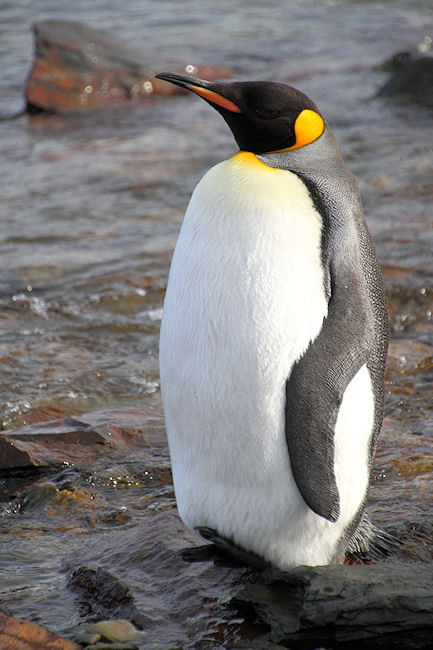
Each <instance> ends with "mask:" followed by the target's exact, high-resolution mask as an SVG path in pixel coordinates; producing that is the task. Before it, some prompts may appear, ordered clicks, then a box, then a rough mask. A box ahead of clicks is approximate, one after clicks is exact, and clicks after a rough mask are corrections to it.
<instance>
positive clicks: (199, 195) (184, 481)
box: [160, 153, 365, 566]
mask: <svg viewBox="0 0 433 650" xmlns="http://www.w3.org/2000/svg"><path fill="white" fill-rule="evenodd" d="M321 232H322V221H321V217H320V215H319V213H318V212H317V211H316V210H315V208H314V205H313V202H312V200H311V198H310V196H309V194H308V192H307V189H306V188H305V185H304V184H303V183H302V181H301V180H300V179H299V178H298V177H297V176H296V175H295V174H293V173H291V172H288V171H284V170H277V169H272V168H269V167H267V166H266V165H263V164H262V163H260V162H259V161H258V160H257V159H256V158H255V156H253V154H246V153H239V154H237V155H236V156H234V157H233V158H231V159H230V160H228V161H225V162H223V163H220V164H219V165H216V166H215V167H214V168H212V169H211V170H210V171H209V172H208V173H207V174H206V175H205V176H204V178H203V179H202V180H201V182H200V183H199V184H198V186H197V187H196V189H195V191H194V193H193V195H192V198H191V201H190V204H189V206H188V209H187V212H186V215H185V219H184V223H183V225H182V229H181V232H180V235H179V240H178V243H177V246H176V250H175V253H174V256H173V262H172V266H171V270H170V276H169V283H168V288H167V294H166V298H165V303H164V313H163V320H162V326H161V342H160V370H161V389H162V397H163V403H164V411H165V418H166V425H167V434H168V440H169V446H170V454H171V460H172V468H173V478H174V485H175V491H176V499H177V503H178V508H179V512H180V515H181V517H182V518H183V520H184V521H185V523H186V524H187V525H188V526H190V527H191V528H194V527H195V526H209V527H211V528H215V529H217V530H218V532H219V533H220V534H222V535H225V536H227V537H231V538H232V539H234V540H235V541H236V542H237V543H238V544H240V545H242V546H244V547H245V548H247V549H250V550H253V551H255V552H256V553H259V554H261V555H264V556H265V557H268V559H271V561H275V562H276V563H277V564H278V563H279V564H280V566H281V565H282V564H284V563H285V565H287V564H293V563H294V564H299V563H313V564H314V563H321V562H322V561H323V562H326V561H329V559H330V555H331V550H332V549H331V550H329V549H326V548H324V550H321V551H320V552H319V551H318V555H317V561H315V559H314V558H313V562H309V561H308V558H306V557H305V551H303V549H301V550H300V551H299V549H298V547H299V545H300V543H301V540H303V538H304V537H306V538H307V537H308V536H309V535H310V533H311V531H312V530H316V529H317V530H322V529H323V528H324V527H325V528H326V526H333V524H330V523H329V522H326V521H325V520H323V519H322V518H320V517H318V516H317V515H315V514H314V513H312V511H311V510H310V509H309V508H308V507H307V506H306V505H305V503H304V501H303V499H302V497H301V496H300V494H299V491H298V489H297V487H296V485H295V482H294V479H293V477H292V473H291V469H290V462H289V457H288V450H287V444H286V438H285V425H284V405H285V384H286V380H287V378H288V376H289V375H290V371H291V368H292V365H293V364H294V362H295V361H296V360H297V359H299V358H300V356H301V355H302V354H303V352H304V351H305V350H306V348H307V347H308V344H309V343H310V341H311V340H313V339H314V338H315V337H316V336H317V334H318V333H319V331H320V329H321V326H322V323H323V319H324V318H325V317H326V314H327V300H326V297H325V293H324V282H323V269H322V264H321V250H320V243H321ZM364 491H365V490H364ZM346 523H347V522H346ZM334 526H335V525H334ZM293 528H295V529H296V531H293V530H292V529H293ZM334 530H335V531H336V529H335V528H334ZM289 531H291V532H289ZM340 533H341V531H340ZM337 538H338V534H337V532H336V539H337ZM302 543H303V542H302ZM281 545H283V546H284V545H285V548H283V550H281ZM322 546H323V544H322V543H321V542H320V543H319V542H318V543H317V547H318V548H319V547H322ZM325 547H326V544H325ZM296 549H298V550H296ZM303 552H304V555H302V553H303ZM320 553H322V555H320ZM324 554H325V555H324ZM326 554H328V556H329V557H328V556H326ZM322 556H323V557H322ZM325 556H326V557H325ZM284 558H286V559H284ZM288 558H290V559H288Z"/></svg>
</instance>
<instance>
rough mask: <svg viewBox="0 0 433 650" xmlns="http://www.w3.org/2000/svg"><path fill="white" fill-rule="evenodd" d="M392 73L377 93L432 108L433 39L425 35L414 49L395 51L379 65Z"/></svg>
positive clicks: (380, 95)
mask: <svg viewBox="0 0 433 650" xmlns="http://www.w3.org/2000/svg"><path fill="white" fill-rule="evenodd" d="M382 68H383V69H385V70H390V71H391V72H392V76H391V77H390V79H388V81H387V82H386V83H385V84H384V86H382V88H381V89H380V90H379V93H378V95H379V97H400V98H403V99H406V100H409V101H412V102H416V103H418V104H423V105H424V106H429V107H432V108H433V51H432V39H431V38H430V37H428V36H426V37H425V38H424V39H423V41H421V43H420V44H419V45H418V46H417V48H415V49H413V50H406V51H404V52H397V54H395V55H393V56H392V57H391V58H390V59H388V60H387V61H385V62H384V63H383V65H382Z"/></svg>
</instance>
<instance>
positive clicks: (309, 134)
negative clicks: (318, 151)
mask: <svg viewBox="0 0 433 650" xmlns="http://www.w3.org/2000/svg"><path fill="white" fill-rule="evenodd" d="M324 130H325V122H324V121H323V118H321V117H320V115H319V114H318V113H316V111H312V110H310V109H309V108H306V109H305V110H303V111H302V112H301V113H299V115H298V117H297V118H296V121H295V136H296V142H295V144H294V145H292V146H291V147H287V149H278V151H273V152H272V153H281V152H282V151H293V149H299V148H300V147H304V146H305V145H306V144H311V143H312V142H314V140H317V138H320V136H321V135H322V133H323V131H324Z"/></svg>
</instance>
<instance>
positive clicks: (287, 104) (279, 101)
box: [156, 72, 325, 154]
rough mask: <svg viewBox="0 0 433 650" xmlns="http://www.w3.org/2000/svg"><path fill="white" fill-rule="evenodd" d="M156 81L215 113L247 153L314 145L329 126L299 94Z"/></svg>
mask: <svg viewBox="0 0 433 650" xmlns="http://www.w3.org/2000/svg"><path fill="white" fill-rule="evenodd" d="M156 77H157V78H158V79H163V80H164V81H169V82H170V83H173V84H176V85H177V86H181V87H182V88H186V89H187V90H190V91H192V92H194V93H196V94H197V95H199V96H200V97H202V98H203V99H204V100H205V101H207V102H208V103H209V104H210V105H211V106H213V108H215V109H216V110H217V111H218V112H219V113H220V114H221V115H222V116H223V118H224V119H225V121H226V122H227V124H228V125H229V127H230V129H231V131H232V133H233V135H234V138H235V140H236V142H237V144H238V146H239V148H240V149H241V150H243V151H251V152H252V153H257V154H264V153H278V152H282V151H292V150H294V149H299V148H300V147H304V146H306V145H308V144H310V143H311V142H314V141H315V140H317V139H318V138H320V136H321V135H322V133H323V131H324V129H325V121H324V118H323V117H322V115H321V113H320V111H319V109H318V108H317V106H316V105H315V104H314V102H313V101H312V100H311V99H310V98H309V97H308V96H307V95H305V94H304V93H302V92H301V91H300V90H296V88H292V87H291V86H287V85H286V84H282V83H275V82H270V81H237V82H236V81H235V82H220V81H217V82H210V81H205V80H204V79H197V78H195V77H188V76H186V75H180V74H175V73H171V72H162V73H160V74H157V75H156Z"/></svg>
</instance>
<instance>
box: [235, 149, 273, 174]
mask: <svg viewBox="0 0 433 650" xmlns="http://www.w3.org/2000/svg"><path fill="white" fill-rule="evenodd" d="M230 160H231V162H233V163H234V164H235V165H239V167H242V168H244V169H245V170H247V169H251V168H255V169H256V170H260V171H261V172H264V173H269V172H270V173H275V171H276V170H277V169H278V166H276V165H268V164H266V163H265V162H264V161H262V160H260V159H259V157H258V156H257V155H256V154H255V153H252V152H251V151H244V150H243V149H240V150H239V151H237V152H236V153H235V154H234V155H233V156H232V157H231V159H230Z"/></svg>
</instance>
